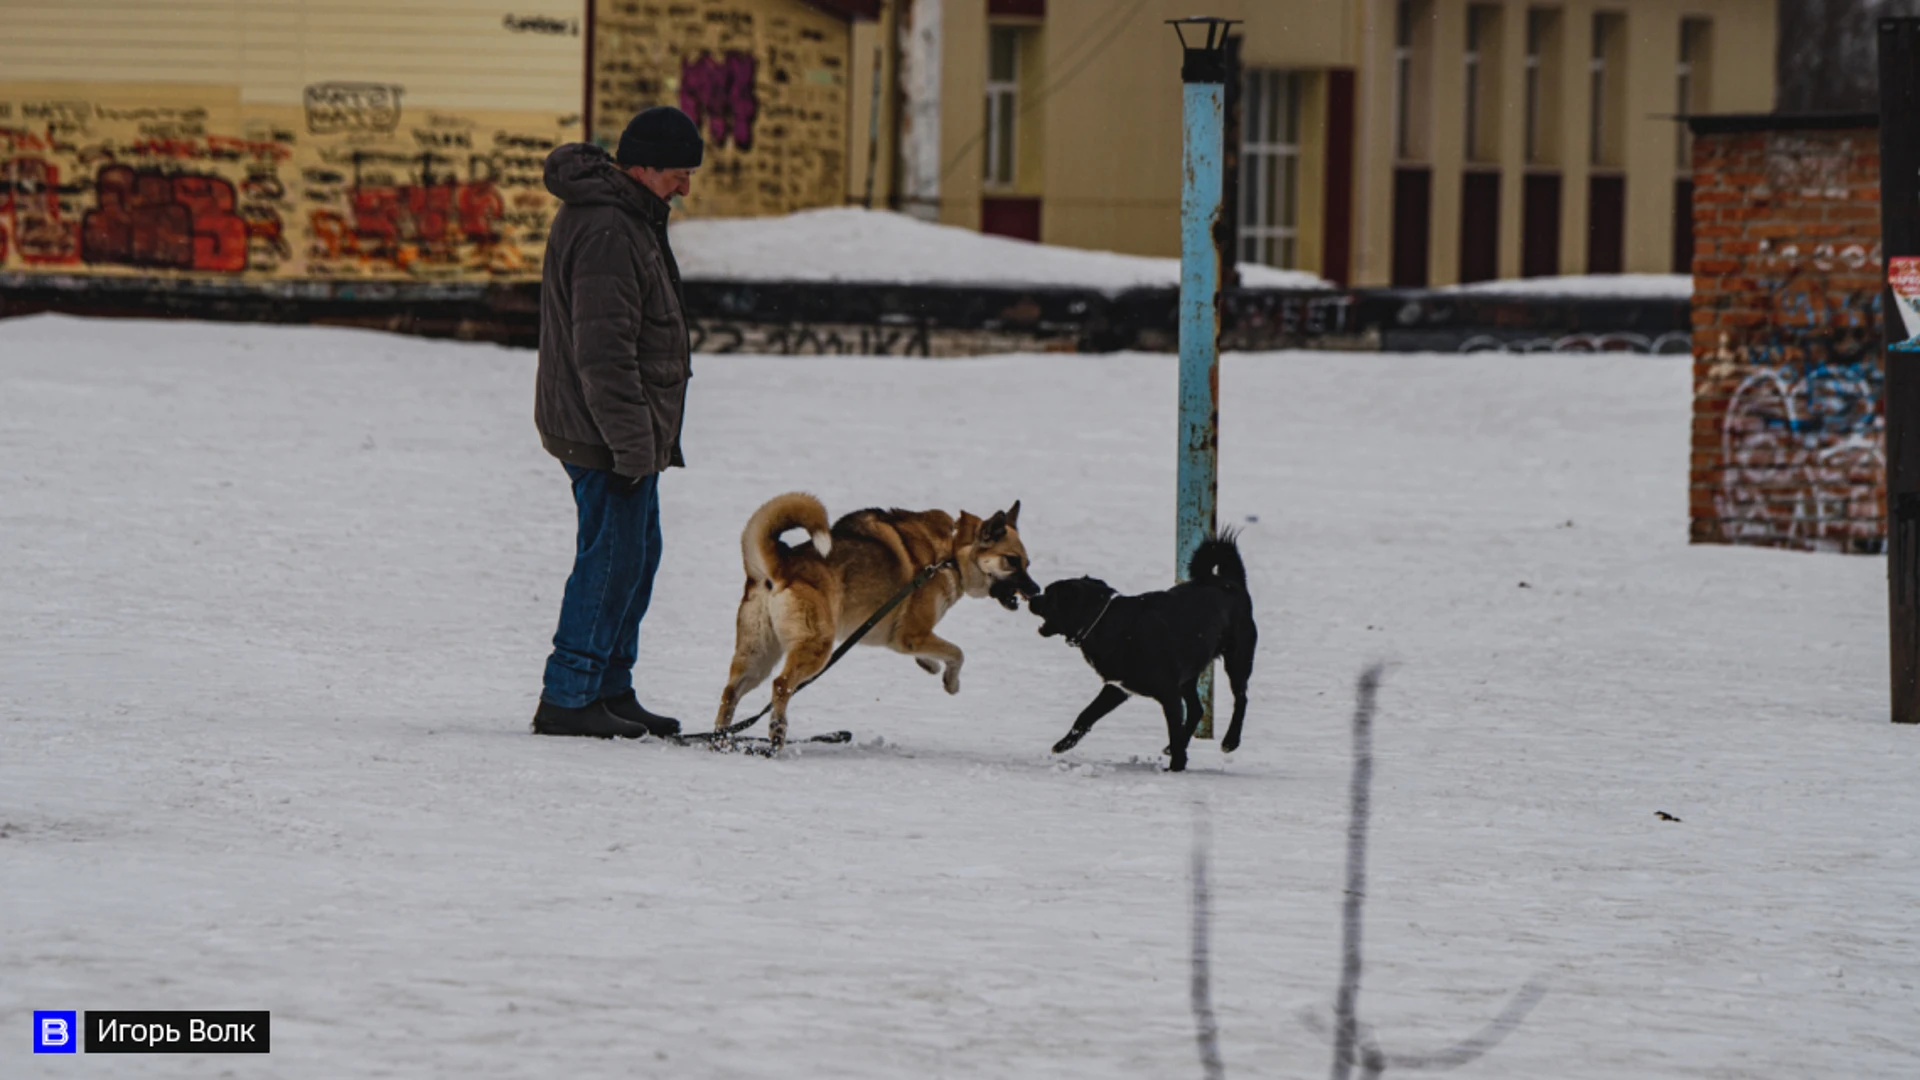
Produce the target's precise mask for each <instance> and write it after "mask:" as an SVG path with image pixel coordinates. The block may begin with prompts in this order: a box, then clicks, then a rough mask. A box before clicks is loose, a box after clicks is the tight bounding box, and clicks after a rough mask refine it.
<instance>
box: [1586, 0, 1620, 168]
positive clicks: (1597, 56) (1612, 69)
mask: <svg viewBox="0 0 1920 1080" xmlns="http://www.w3.org/2000/svg"><path fill="white" fill-rule="evenodd" d="M1626 21H1627V20H1626V16H1624V15H1619V14H1613V13H1608V12H1598V13H1596V14H1595V15H1594V16H1593V59H1592V63H1591V65H1590V70H1591V72H1592V99H1591V101H1589V103H1588V108H1589V109H1590V110H1591V112H1590V114H1589V117H1588V120H1589V124H1588V128H1587V137H1588V144H1587V155H1588V161H1590V162H1591V163H1592V164H1594V165H1599V166H1606V167H1614V166H1618V165H1619V164H1620V157H1621V155H1620V149H1621V146H1622V143H1623V139H1622V138H1621V136H1622V135H1624V134H1625V132H1624V131H1621V130H1620V128H1621V126H1622V125H1621V122H1620V121H1621V116H1620V109H1619V107H1618V103H1616V102H1615V101H1614V98H1615V97H1616V96H1617V94H1618V92H1619V90H1620V89H1621V86H1620V85H1619V84H1620V83H1622V81H1623V80H1622V79H1621V78H1620V77H1619V76H1620V75H1621V74H1623V72H1624V67H1625V65H1624V64H1622V63H1621V60H1622V59H1623V57H1622V55H1621V49H1622V47H1623V46H1624V44H1625V41H1626V34H1625V30H1626Z"/></svg>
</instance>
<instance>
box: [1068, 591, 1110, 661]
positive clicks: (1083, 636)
mask: <svg viewBox="0 0 1920 1080" xmlns="http://www.w3.org/2000/svg"><path fill="white" fill-rule="evenodd" d="M1119 595H1120V594H1119V593H1117V592H1116V593H1113V594H1111V595H1109V596H1108V597H1107V602H1106V603H1104V604H1102V605H1100V614H1098V615H1095V616H1094V617H1093V621H1092V622H1090V623H1088V624H1087V628H1086V629H1085V630H1082V631H1080V632H1079V633H1078V634H1075V635H1074V636H1073V637H1070V638H1068V639H1067V644H1069V645H1071V646H1073V647H1074V648H1076V649H1077V648H1079V647H1080V643H1081V642H1083V641H1085V640H1087V635H1089V634H1091V633H1093V628H1094V627H1096V626H1099V625H1100V620H1101V619H1104V618H1106V617H1107V609H1108V608H1110V607H1112V606H1113V598H1114V597H1116V596H1119Z"/></svg>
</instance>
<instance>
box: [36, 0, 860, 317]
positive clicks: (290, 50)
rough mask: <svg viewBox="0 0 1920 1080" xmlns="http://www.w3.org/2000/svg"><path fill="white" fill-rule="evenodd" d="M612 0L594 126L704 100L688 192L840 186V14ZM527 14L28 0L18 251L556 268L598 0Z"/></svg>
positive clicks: (257, 266)
mask: <svg viewBox="0 0 1920 1080" xmlns="http://www.w3.org/2000/svg"><path fill="white" fill-rule="evenodd" d="M596 2H597V3H598V4H599V7H598V10H597V14H599V15H600V16H602V18H601V20H600V22H601V24H602V25H601V29H602V33H601V35H600V37H601V39H602V40H601V43H600V44H601V46H602V47H601V49H600V50H599V51H598V53H597V58H598V60H599V64H598V65H597V66H598V67H599V68H600V70H599V71H598V72H597V73H596V74H597V75H598V76H600V82H599V89H600V90H601V91H602V93H601V94H600V95H599V96H598V97H597V99H596V101H597V105H598V107H597V108H596V113H597V117H596V119H597V121H598V122H597V123H596V130H597V133H599V134H600V135H602V136H603V137H607V136H611V137H612V138H617V137H618V134H619V131H620V129H621V128H622V127H623V126H624V125H625V123H626V120H627V119H628V118H629V117H630V116H631V115H632V113H633V112H634V111H637V110H638V109H639V108H641V107H644V106H646V105H651V104H657V103H670V104H676V105H683V106H686V105H689V104H691V105H692V108H693V111H694V112H695V113H696V119H697V120H699V122H701V123H702V125H703V127H704V128H705V129H706V131H707V135H708V139H709V144H710V150H709V155H708V162H707V164H708V168H707V169H706V172H705V174H704V175H703V176H702V177H701V180H700V181H699V183H698V184H697V186H696V189H695V195H694V197H693V198H692V199H690V200H688V206H687V207H686V209H687V210H688V211H689V212H692V213H717V214H751V213H776V212H785V211H790V210H794V209H800V208H803V207H807V206H819V205H837V204H839V203H840V201H841V200H842V198H843V197H844V189H845V187H846V184H847V168H846V158H847V150H848V144H849V135H848V124H847V120H848V115H849V111H850V108H849V106H850V103H849V100H848V68H849V59H850V57H849V52H848V49H849V29H848V23H847V22H846V21H845V20H843V19H841V18H839V17H837V16H834V15H830V14H827V13H825V12H823V11H821V10H820V9H818V8H816V7H814V6H812V5H810V4H807V3H804V2H802V0H681V2H678V3H674V4H670V5H662V4H654V3H650V2H641V0H596ZM510 11H511V14H505V13H503V11H502V10H501V9H500V8H496V7H488V6H485V5H478V4H474V3H472V2H471V0H382V2H380V3H371V2H368V0H221V2H212V0H177V2H171V0H170V2H168V3H164V4H163V3H160V2H158V0H61V2H59V3H52V2H48V0H10V2H8V3H6V4H5V5H4V6H0V180H4V181H5V183H4V186H0V269H4V270H11V271H30V272H42V271H45V272H61V273H96V274H140V275H154V274H160V275H192V276H238V277H280V278H299V277H311V278H359V277H371V278H389V279H431V280H530V279H533V278H537V277H538V276H539V272H540V258H541V254H542V250H543V248H544V245H545V240H546V229H547V225H548V223H549V221H550V220H551V218H552V216H553V213H554V210H555V208H556V204H555V203H554V201H553V199H552V198H551V197H550V196H549V195H548V194H547V193H546V190H545V187H544V185H543V183H542V181H541V165H542V159H543V158H544V156H545V153H546V151H547V150H549V149H551V148H552V147H553V146H555V145H558V144H559V143H561V142H564V141H568V140H573V139H578V138H581V137H582V136H583V135H584V133H585V128H584V126H583V124H582V117H581V110H582V107H583V99H584V97H585V92H586V89H587V86H586V77H587V76H586V69H585V53H586V46H587V37H586V35H587V33H588V32H589V25H588V19H587V7H586V0H525V2H521V0H515V3H514V4H512V5H510ZM738 57H745V58H746V59H747V61H748V63H747V64H746V65H745V66H744V67H741V66H739V65H736V64H734V61H735V60H736V59H737V58H738ZM689 72H693V75H692V78H693V79H697V80H704V81H702V82H700V83H699V84H698V85H697V86H692V88H691V89H692V97H691V98H689V97H688V95H687V94H686V93H683V91H685V90H688V89H689V87H688V86H686V85H683V82H685V81H686V80H687V79H688V76H689Z"/></svg>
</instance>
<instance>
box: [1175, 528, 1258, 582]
mask: <svg viewBox="0 0 1920 1080" xmlns="http://www.w3.org/2000/svg"><path fill="white" fill-rule="evenodd" d="M1187 579H1188V580H1189V581H1211V582H1215V583H1218V584H1220V585H1225V586H1226V587H1228V588H1230V589H1232V590H1234V591H1235V592H1246V591H1247V565H1246V564H1245V563H1243V562H1241V561H1240V545H1239V537H1238V535H1237V534H1236V533H1235V532H1234V531H1233V530H1232V529H1228V530H1226V531H1224V532H1222V533H1221V534H1220V535H1219V536H1216V537H1214V538H1213V539H1211V540H1203V541H1201V543H1200V546H1199V547H1197V548H1195V549H1194V551H1193V558H1192V559H1190V560H1188V562H1187Z"/></svg>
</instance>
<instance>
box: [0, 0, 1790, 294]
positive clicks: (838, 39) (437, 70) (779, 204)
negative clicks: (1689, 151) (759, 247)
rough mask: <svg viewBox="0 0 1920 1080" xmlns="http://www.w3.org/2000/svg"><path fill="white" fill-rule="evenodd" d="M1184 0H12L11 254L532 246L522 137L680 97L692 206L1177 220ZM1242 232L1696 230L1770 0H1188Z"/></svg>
mask: <svg viewBox="0 0 1920 1080" xmlns="http://www.w3.org/2000/svg"><path fill="white" fill-rule="evenodd" d="M1193 10H1194V9H1193V7H1192V5H1191V4H1190V3H1189V2H1188V0H526V2H524V3H523V2H521V0H514V2H513V3H512V4H509V5H506V10H504V11H503V10H500V9H497V8H483V7H481V6H479V5H475V4H472V3H470V2H468V0H387V2H385V3H382V4H379V5H368V4H364V3H360V2H357V0H7V2H6V3H5V4H4V5H0V271H10V272H29V273H35V272H44V273H62V274H129V275H148V276H152V275H161V276H167V275H182V276H198V275H210V276H216V277H222V276H240V277H264V278H269V279H329V280H331V279H353V278H375V279H392V280H507V281H513V280H531V279H533V278H535V277H537V276H538V274H539V259H540V253H541V250H542V247H543V244H544V240H545V230H546V224H547V222H548V221H549V220H550V218H551V216H552V213H553V211H554V208H555V207H554V204H553V201H552V199H551V198H550V197H549V196H548V195H547V194H546V192H545V190H544V188H543V187H542V185H541V183H540V164H541V159H542V158H543V156H544V154H545V152H546V151H547V150H548V149H550V148H551V147H552V146H554V145H556V144H558V143H560V142H563V141H567V140H572V139H579V138H584V137H592V138H594V139H596V140H599V141H601V142H602V143H603V144H608V143H611V141H612V140H614V139H616V138H617V137H618V133H619V130H620V128H621V126H622V125H623V124H624V123H625V122H626V120H627V118H628V117H630V116H631V115H632V114H633V113H634V112H636V111H638V110H639V109H641V108H645V107H647V106H649V105H655V104H675V105H678V106H680V107H682V108H683V109H686V110H687V111H688V112H689V113H690V114H691V115H692V116H693V117H694V118H695V120H696V122H697V123H699V124H700V125H701V127H702V130H703V132H704V133H705V135H706V138H707V141H708V146H709V154H708V158H707V165H706V168H705V169H704V170H703V175H702V177H701V180H700V182H699V183H698V184H697V185H696V189H695V192H694V195H693V197H692V198H691V199H689V200H687V202H686V205H685V207H684V210H685V211H686V212H687V213H689V214H692V215H721V216H741V215H759V214H774V213H786V212H791V211H793V210H798V209H804V208H808V207H815V206H828V205H836V204H839V203H842V202H854V203H860V204H866V205H871V206H874V207H877V208H883V207H891V208H896V209H900V210H903V211H906V212H909V213H914V214H917V215H920V216H923V217H926V218H929V219H931V220H938V221H942V222H946V223H950V224H955V225H962V226H965V227H968V228H975V229H985V230H987V231H991V232H997V233H1003V234H1007V235H1014V236H1024V237H1029V238H1033V239H1040V240H1045V241H1047V242H1049V243H1056V244H1065V245H1070V246H1076V247H1087V248H1100V249H1108V250H1117V251H1125V252H1135V253H1143V254H1159V255H1169V254H1173V253H1174V252H1175V251H1176V250H1177V246H1178V224H1177V217H1178V207H1179V160H1180V143H1181V126H1180V125H1181V117H1180V102H1181V93H1180V86H1179V67H1180V56H1179V49H1178V44H1177V41H1176V39H1175V37H1174V34H1173V31H1172V30H1171V28H1169V27H1168V26H1166V25H1165V20H1167V19H1169V18H1174V17H1179V16H1184V15H1189V14H1192V13H1193ZM1206 11H1207V13H1209V14H1216V15H1222V16H1226V17H1230V18H1236V19H1240V20H1242V24H1241V26H1239V27H1238V28H1237V31H1236V35H1235V38H1234V48H1235V50H1236V65H1237V66H1236V72H1237V74H1236V76H1235V78H1234V80H1233V83H1232V86H1231V87H1230V91H1229V98H1230V102H1231V105H1232V107H1231V110H1230V111H1231V115H1232V117H1233V122H1232V123H1231V124H1230V136H1229V138H1230V145H1229V147H1228V160H1229V163H1230V173H1231V175H1230V178H1229V192H1230V197H1231V198H1232V201H1233V207H1234V216H1235V218H1236V221H1237V231H1238V237H1239V240H1238V243H1239V256H1240V259H1241V261H1246V262H1258V263H1267V264H1271V265H1276V266H1285V267H1294V268H1298V269H1302V270H1308V271H1312V272H1316V273H1320V274H1322V275H1324V276H1327V277H1329V278H1332V279H1334V280H1337V281H1341V282H1346V283H1353V284H1362V285H1386V284H1403V285H1423V284H1425V285H1440V284H1447V283H1450V282H1454V281H1460V280H1475V279H1480V278H1489V277H1514V276H1521V275H1538V274H1549V273H1581V272H1587V271H1590V270H1591V271H1621V270H1624V271H1666V270H1670V269H1673V268H1675V266H1676V264H1677V263H1678V262H1679V261H1681V260H1683V259H1684V256H1685V251H1684V250H1683V244H1682V236H1681V230H1678V229H1677V228H1676V225H1677V224H1679V223H1684V220H1685V218H1686V214H1685V212H1684V210H1685V200H1686V198H1687V192H1686V188H1685V186H1684V178H1683V176H1682V166H1681V162H1682V161H1683V160H1684V150H1685V147H1684V145H1682V143H1681V139H1682V135H1681V134H1680V132H1679V131H1678V130H1677V129H1678V125H1676V124H1674V123H1673V122H1672V121H1671V120H1669V119H1666V117H1668V116H1670V115H1672V114H1674V113H1677V112H1758V111H1766V110H1767V109H1768V108H1769V106H1770V105H1771V101H1772V96H1773V77H1772V57H1773V55H1774V26H1775V22H1774V11H1773V3H1772V0H1609V2H1606V3H1597V2H1593V0H1559V2H1555V0H1533V2H1526V0H1481V2H1475V0H1213V2H1212V3H1211V5H1210V6H1207V7H1206Z"/></svg>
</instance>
